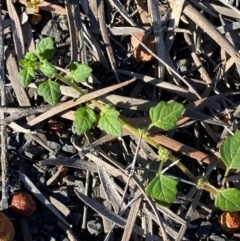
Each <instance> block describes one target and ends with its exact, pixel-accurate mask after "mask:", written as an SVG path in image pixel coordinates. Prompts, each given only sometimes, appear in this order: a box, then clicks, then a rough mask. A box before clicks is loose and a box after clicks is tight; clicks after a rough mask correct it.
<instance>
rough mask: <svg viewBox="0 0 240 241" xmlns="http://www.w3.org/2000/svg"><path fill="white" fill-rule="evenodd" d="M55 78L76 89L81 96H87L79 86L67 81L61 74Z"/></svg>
mask: <svg viewBox="0 0 240 241" xmlns="http://www.w3.org/2000/svg"><path fill="white" fill-rule="evenodd" d="M54 77H55V78H57V79H59V80H61V81H62V82H63V83H64V84H67V85H68V86H71V87H72V88H74V89H75V90H76V91H78V92H79V93H80V95H85V92H84V91H83V90H82V89H81V88H80V87H79V86H77V85H76V84H75V83H74V82H72V81H71V80H69V79H67V78H66V77H64V76H61V75H60V74H55V75H54Z"/></svg>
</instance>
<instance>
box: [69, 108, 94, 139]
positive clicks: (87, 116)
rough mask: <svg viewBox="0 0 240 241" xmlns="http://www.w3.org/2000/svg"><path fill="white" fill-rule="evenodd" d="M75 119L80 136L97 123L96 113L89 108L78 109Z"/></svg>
mask: <svg viewBox="0 0 240 241" xmlns="http://www.w3.org/2000/svg"><path fill="white" fill-rule="evenodd" d="M74 117H75V118H74V121H73V125H74V127H75V129H76V132H77V134H79V135H81V134H83V133H85V132H86V131H87V130H89V129H90V128H91V127H92V125H93V123H94V122H96V121H97V118H96V115H95V113H94V111H93V110H92V109H90V108H89V107H87V106H85V107H80V108H78V109H77V110H76V111H75V113H74Z"/></svg>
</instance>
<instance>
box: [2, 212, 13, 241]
mask: <svg viewBox="0 0 240 241" xmlns="http://www.w3.org/2000/svg"><path fill="white" fill-rule="evenodd" d="M14 235H15V229H14V228H13V225H12V223H11V222H10V220H9V218H8V217H7V216H6V215H5V214H4V213H2V212H0V241H13V239H14Z"/></svg>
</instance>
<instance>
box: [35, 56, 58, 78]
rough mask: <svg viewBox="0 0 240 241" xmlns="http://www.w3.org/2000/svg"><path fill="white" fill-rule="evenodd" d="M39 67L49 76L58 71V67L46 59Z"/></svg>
mask: <svg viewBox="0 0 240 241" xmlns="http://www.w3.org/2000/svg"><path fill="white" fill-rule="evenodd" d="M39 69H40V70H41V72H42V73H43V74H44V75H45V76H48V77H50V76H52V75H53V74H55V73H57V70H56V68H55V67H54V66H53V65H52V63H50V62H49V61H47V60H46V59H44V60H43V61H42V63H41V64H40V65H39Z"/></svg>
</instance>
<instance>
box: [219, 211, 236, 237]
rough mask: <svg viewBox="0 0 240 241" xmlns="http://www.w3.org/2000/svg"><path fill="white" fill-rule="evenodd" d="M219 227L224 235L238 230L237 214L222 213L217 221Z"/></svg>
mask: <svg viewBox="0 0 240 241" xmlns="http://www.w3.org/2000/svg"><path fill="white" fill-rule="evenodd" d="M219 223H220V227H221V228H222V230H223V231H225V232H226V233H235V232H237V231H239V230H240V216H239V213H238V212H224V213H223V214H222V215H221V216H220V219H219Z"/></svg>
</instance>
